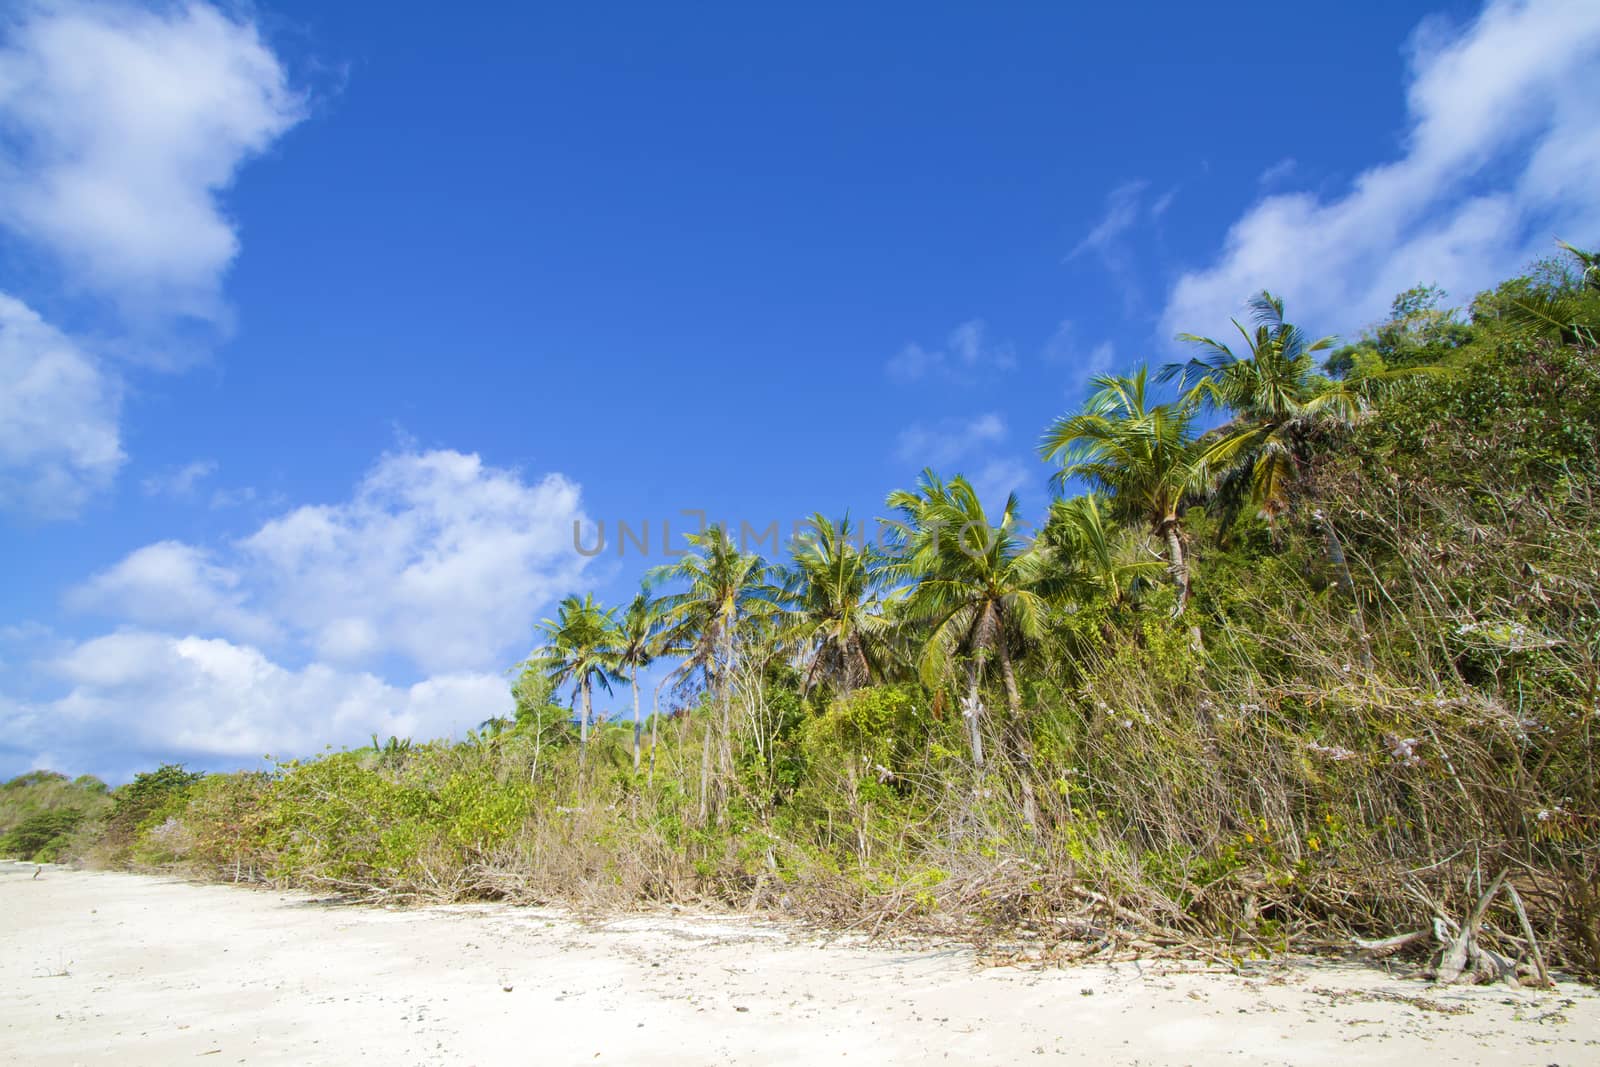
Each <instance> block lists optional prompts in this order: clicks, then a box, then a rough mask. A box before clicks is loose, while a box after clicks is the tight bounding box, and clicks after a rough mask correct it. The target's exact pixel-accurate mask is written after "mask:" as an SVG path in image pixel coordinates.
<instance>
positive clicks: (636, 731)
mask: <svg viewBox="0 0 1600 1067" xmlns="http://www.w3.org/2000/svg"><path fill="white" fill-rule="evenodd" d="M628 682H629V684H630V685H632V686H633V773H634V774H635V775H637V774H638V773H639V735H640V734H641V733H642V732H643V730H644V723H643V722H641V721H640V719H639V665H638V664H634V666H633V671H632V672H631V673H630V674H629V677H628Z"/></svg>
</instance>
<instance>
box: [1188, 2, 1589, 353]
mask: <svg viewBox="0 0 1600 1067" xmlns="http://www.w3.org/2000/svg"><path fill="white" fill-rule="evenodd" d="M1410 60H1411V63H1410V67H1411V72H1410V84H1409V86H1408V88H1407V94H1406V101H1407V111H1408V114H1409V130H1408V136H1407V138H1406V149H1405V153H1404V155H1402V156H1401V158H1399V159H1397V160H1395V161H1393V162H1389V163H1384V164H1381V165H1379V166H1375V167H1372V168H1370V169H1369V170H1366V171H1364V172H1363V173H1361V174H1360V175H1358V176H1357V177H1356V179H1355V181H1354V182H1353V183H1352V185H1351V187H1350V189H1349V190H1348V191H1347V192H1345V193H1344V194H1343V195H1341V196H1338V197H1336V198H1334V199H1331V200H1323V199H1321V198H1320V197H1318V196H1316V195H1314V194H1311V193H1304V192H1301V193H1286V194H1282V195H1277V196H1270V197H1267V198H1265V199H1263V200H1261V201H1259V202H1258V203H1257V204H1256V205H1255V206H1254V207H1252V208H1251V209H1250V210H1249V211H1248V212H1246V214H1245V215H1244V216H1243V217H1242V218H1241V219H1239V221H1237V222H1236V223H1234V225H1233V227H1232V229H1231V230H1230V231H1229V233H1228V236H1227V238H1226V240H1225V242H1224V247H1223V252H1222V255H1221V257H1220V258H1219V259H1218V261H1217V262H1216V263H1214V264H1212V265H1211V266H1210V267H1207V268H1206V269H1204V270H1199V271H1195V272H1191V273H1188V274H1185V275H1184V276H1183V277H1182V278H1180V279H1179V281H1178V282H1177V284H1176V286H1175V287H1174V289H1173V291H1172V294H1171V297H1170V299H1169V301H1168V304H1167V307H1166V310H1165V312H1164V314H1163V317H1162V325H1163V328H1164V330H1165V332H1167V333H1168V334H1169V335H1170V334H1171V333H1174V332H1176V331H1179V330H1185V331H1189V332H1196V333H1205V334H1210V335H1212V336H1222V335H1223V334H1224V333H1225V332H1228V331H1231V327H1229V326H1228V325H1227V319H1228V317H1229V315H1230V314H1233V313H1236V311H1237V309H1239V308H1240V307H1242V304H1243V301H1244V300H1245V299H1247V298H1248V297H1249V296H1250V295H1251V294H1252V293H1255V292H1256V291H1258V290H1260V289H1262V288H1269V289H1271V290H1272V291H1273V292H1275V293H1277V294H1279V295H1281V296H1283V297H1284V298H1285V299H1286V301H1287V304H1288V309H1289V312H1290V316H1291V318H1293V319H1295V320H1296V321H1299V322H1301V323H1302V324H1304V325H1305V326H1306V327H1307V328H1308V329H1309V330H1310V331H1311V332H1312V333H1313V334H1314V335H1315V334H1321V333H1326V332H1329V331H1330V330H1346V331H1349V330H1353V329H1356V328H1359V327H1360V326H1362V325H1364V324H1365V323H1368V322H1371V321H1374V320H1376V319H1378V318H1380V317H1381V316H1382V314H1383V312H1384V310H1385V309H1386V308H1387V306H1388V304H1389V302H1390V300H1391V299H1392V298H1393V296H1394V294H1395V293H1397V292H1400V291H1401V290H1404V289H1406V288H1409V287H1410V286H1413V285H1416V284H1417V283H1419V282H1429V283H1436V284H1438V285H1441V286H1442V287H1444V288H1445V289H1446V290H1448V291H1449V292H1451V293H1452V294H1453V295H1454V296H1455V297H1456V298H1457V299H1461V300H1465V299H1467V298H1468V297H1470V296H1471V295H1472V294H1473V293H1474V292H1475V291H1477V290H1479V289H1481V288H1483V287H1486V286H1488V285H1490V284H1492V283H1494V282H1495V281H1496V280H1498V279H1499V278H1501V277H1504V276H1505V275H1506V274H1507V273H1508V272H1510V271H1512V270H1515V269H1517V268H1518V267H1519V266H1521V265H1523V264H1524V263H1526V262H1527V261H1529V260H1530V259H1532V258H1535V257H1537V256H1542V255H1547V254H1550V253H1552V252H1553V251H1554V250H1555V249H1554V244H1553V242H1552V237H1553V236H1555V235H1561V236H1565V237H1567V239H1568V240H1574V241H1577V242H1579V243H1582V242H1584V241H1592V240H1594V239H1595V237H1596V236H1597V235H1600V184H1597V183H1596V182H1595V180H1594V176H1595V175H1596V174H1597V173H1600V93H1597V92H1596V91H1595V86H1596V84H1600V5H1597V4H1595V3H1593V2H1592V0H1530V2H1520V0H1492V2H1491V3H1489V4H1488V6H1487V7H1486V8H1485V9H1484V11H1483V13H1482V14H1481V15H1480V16H1479V18H1478V19H1477V20H1476V21H1475V22H1474V23H1473V24H1472V25H1470V26H1468V27H1466V28H1465V29H1464V30H1461V31H1460V32H1452V31H1450V30H1448V29H1447V28H1445V27H1443V26H1442V24H1441V23H1439V22H1437V21H1431V22H1427V23H1424V25H1423V26H1422V27H1420V28H1419V30H1418V32H1417V34H1416V35H1414V37H1413V40H1412V43H1411V57H1410Z"/></svg>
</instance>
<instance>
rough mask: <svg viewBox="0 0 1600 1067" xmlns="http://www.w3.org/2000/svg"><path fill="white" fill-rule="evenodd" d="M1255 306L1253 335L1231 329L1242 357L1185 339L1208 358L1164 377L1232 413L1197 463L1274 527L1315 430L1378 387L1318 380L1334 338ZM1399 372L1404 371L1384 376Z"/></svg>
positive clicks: (1273, 303)
mask: <svg viewBox="0 0 1600 1067" xmlns="http://www.w3.org/2000/svg"><path fill="white" fill-rule="evenodd" d="M1250 308H1251V311H1252V319H1253V321H1254V322H1255V325H1256V329H1255V333H1253V334H1252V333H1251V332H1250V331H1249V330H1247V329H1245V327H1244V326H1242V325H1240V324H1239V323H1238V321H1235V322H1234V324H1233V325H1234V327H1235V328H1237V329H1238V331H1239V333H1240V334H1242V335H1243V337H1244V340H1245V344H1246V345H1247V346H1248V348H1249V354H1248V355H1245V356H1237V355H1235V354H1234V353H1233V351H1232V350H1231V349H1229V348H1228V346H1227V345H1224V344H1222V343H1221V342H1218V341H1213V340H1212V339H1211V338H1209V337H1198V336H1196V335H1194V334H1188V333H1184V334H1179V335H1178V340H1180V341H1186V342H1188V343H1190V344H1194V345H1197V346H1199V347H1200V349H1201V350H1202V354H1201V355H1199V356H1196V357H1195V358H1194V359H1191V360H1189V361H1188V362H1187V363H1169V364H1167V365H1166V366H1165V367H1163V368H1162V369H1161V374H1160V375H1159V378H1158V380H1160V381H1163V382H1165V381H1171V380H1173V379H1174V378H1176V379H1177V380H1178V385H1179V388H1180V389H1183V390H1185V391H1186V397H1187V399H1189V400H1190V401H1192V402H1193V403H1194V404H1196V405H1197V406H1201V407H1205V408H1208V409H1211V410H1215V409H1219V408H1220V409H1224V410H1226V411H1228V412H1230V413H1232V415H1233V419H1232V421H1230V422H1228V423H1227V424H1226V425H1224V426H1221V427H1219V428H1218V429H1216V430H1214V431H1212V432H1211V433H1209V434H1207V435H1206V438H1205V439H1204V440H1203V441H1202V443H1201V447H1200V454H1199V457H1198V463H1199V465H1200V467H1202V468H1203V469H1205V470H1207V471H1209V472H1212V473H1213V474H1214V475H1215V476H1217V478H1218V479H1219V480H1220V483H1221V488H1222V494H1223V497H1224V499H1225V500H1226V501H1227V502H1228V504H1229V510H1230V511H1231V510H1232V507H1233V505H1236V504H1237V503H1238V502H1239V501H1241V500H1247V501H1249V503H1250V504H1251V505H1253V506H1254V507H1255V508H1257V509H1258V511H1259V512H1260V514H1261V517H1262V518H1263V519H1265V520H1266V521H1267V523H1268V524H1269V525H1270V524H1271V523H1272V522H1273V521H1274V520H1275V519H1277V517H1278V516H1279V515H1281V514H1283V513H1284V512H1285V511H1287V510H1288V508H1289V492H1290V489H1291V487H1292V486H1293V484H1294V483H1295V481H1296V480H1298V478H1299V475H1300V464H1301V458H1302V456H1303V455H1304V446H1305V442H1306V438H1307V437H1308V436H1309V435H1310V434H1311V432H1312V431H1313V430H1314V429H1318V428H1321V427H1325V426H1348V425H1349V424H1350V423H1352V422H1353V421H1354V420H1355V419H1356V417H1357V416H1358V415H1359V414H1360V413H1361V411H1362V410H1363V408H1364V406H1365V403H1364V396H1363V389H1364V388H1365V387H1366V386H1368V385H1370V384H1372V383H1371V382H1370V380H1368V379H1366V378H1355V379H1342V380H1338V381H1335V380H1331V379H1328V378H1324V377H1322V376H1320V375H1318V374H1317V373H1316V362H1315V360H1314V359H1313V355H1314V354H1315V353H1317V352H1321V351H1323V350H1325V349H1330V348H1332V347H1333V346H1334V344H1335V343H1336V340H1335V338H1333V337H1323V338H1320V339H1318V340H1316V341H1310V340H1308V339H1307V338H1306V335H1305V334H1304V333H1303V332H1302V331H1301V330H1300V328H1299V327H1298V326H1294V325H1292V324H1290V323H1288V322H1285V321H1284V317H1283V301H1282V300H1280V299H1279V298H1277V297H1275V296H1273V295H1272V294H1271V293H1269V292H1266V291H1262V292H1261V293H1258V294H1257V295H1256V296H1255V297H1254V298H1252V299H1251V301H1250ZM1417 369H1420V368H1413V370H1417ZM1395 373H1400V372H1389V373H1388V374H1385V375H1382V377H1389V376H1391V375H1393V374H1395Z"/></svg>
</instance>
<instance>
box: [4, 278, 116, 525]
mask: <svg viewBox="0 0 1600 1067" xmlns="http://www.w3.org/2000/svg"><path fill="white" fill-rule="evenodd" d="M120 406H121V389H120V387H119V384H118V382H117V380H116V379H115V377H113V376H112V375H111V374H109V373H107V372H106V371H105V370H104V369H103V368H102V367H101V366H100V365H99V364H98V363H97V362H96V361H95V360H94V359H92V358H91V357H90V356H88V355H86V354H85V353H84V352H83V351H82V350H81V349H79V348H78V347H77V346H76V345H75V344H73V343H72V341H71V340H69V339H68V338H67V337H66V336H65V335H64V334H62V333H61V332H60V331H59V330H57V329H55V328H54V327H53V326H51V325H50V324H49V323H47V322H45V321H44V320H43V319H41V318H40V317H39V316H38V315H37V314H36V313H35V312H34V311H33V310H32V309H31V308H29V307H28V306H27V305H25V304H23V303H22V302H20V301H18V300H15V299H13V298H12V297H9V296H7V295H5V294H4V293H0V510H5V511H10V512H14V513H18V514H23V515H28V516H31V517H33V518H46V519H54V518H64V517H67V516H71V515H75V514H77V513H78V511H79V510H80V509H81V508H82V507H83V505H84V503H85V502H86V501H87V500H88V499H89V497H90V496H92V495H93V494H95V493H97V492H100V491H101V490H104V489H105V488H107V487H108V486H109V485H110V484H111V482H112V480H113V479H114V478H115V477H116V474H117V471H118V469H119V468H120V467H121V466H122V463H123V460H124V459H125V458H126V457H125V456H124V455H123V451H122V442H121V435H120V434H119V432H118V429H117V417H118V411H119V408H120Z"/></svg>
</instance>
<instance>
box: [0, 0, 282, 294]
mask: <svg viewBox="0 0 1600 1067" xmlns="http://www.w3.org/2000/svg"><path fill="white" fill-rule="evenodd" d="M303 109H304V105H303V100H302V98H301V97H300V96H299V95H298V94H297V93H295V92H294V91H293V90H291V89H290V87H289V85H288V80H287V77H286V75H285V72H284V70H283V67H282V65H281V64H280V63H279V61H278V58H277V57H276V56H275V55H274V54H273V53H272V51H271V50H270V49H268V48H267V46H266V45H265V44H264V43H263V42H262V40H261V37H260V35H259V33H258V32H257V30H256V27H255V26H254V25H253V24H251V23H248V22H239V21H234V20H233V19H230V18H228V17H226V16H224V15H223V14H222V13H221V12H219V11H218V10H217V9H216V8H214V7H211V6H210V5H208V4H204V3H194V2H191V3H182V4H171V5H168V4H163V5H160V6H159V7H157V8H155V9H150V8H145V7H142V6H135V5H132V4H127V3H89V2H84V3H72V2H66V3H51V4H40V5H32V6H30V7H28V8H27V9H26V13H25V14H24V16H23V17H22V18H21V19H20V20H18V21H16V22H15V23H13V24H12V26H11V27H10V32H9V33H8V34H7V39H6V41H5V44H4V47H3V49H0V131H3V132H4V134H5V135H6V136H4V137H3V138H0V146H3V147H0V222H3V223H4V224H5V225H6V226H8V227H9V228H11V229H12V230H14V231H15V232H17V233H18V234H20V235H22V236H23V237H25V238H27V239H28V240H29V241H31V242H33V243H34V244H35V245H37V246H39V247H41V248H43V249H45V250H47V251H48V252H49V253H50V254H51V255H52V256H53V257H54V258H55V259H56V260H57V261H58V262H59V263H60V265H61V266H62V267H63V268H64V269H65V272H66V276H67V277H68V278H69V279H70V285H71V287H73V288H75V289H77V288H81V289H85V290H88V291H91V292H94V293H97V294H99V295H102V296H108V297H110V298H111V299H112V300H114V301H115V302H116V303H117V305H118V306H119V308H120V309H121V311H122V312H123V314H124V316H125V317H126V318H128V319H129V320H130V321H133V322H135V323H138V324H140V325H151V324H160V323H162V322H164V321H166V320H168V319H170V318H198V319H202V320H206V321H211V322H220V321H222V320H223V319H224V318H225V310H224V308H223V305H222V302H221V299H220V296H219V291H220V286H221V281H222V276H223V273H224V271H226V269H227V267H228V264H229V263H230V262H232V260H233V257H234V255H235V254H236V253H237V251H238V238H237V236H236V235H235V233H234V228H233V224H232V223H231V221H230V220H229V219H228V218H226V217H225V216H224V215H223V213H222V211H221V209H220V207H219V205H218V203H217V195H218V193H219V192H221V191H222V190H223V189H226V188H227V187H228V186H229V185H230V184H231V183H232V181H233V178H234V175H235V173H236V171H237V170H238V168H239V166H240V164H241V163H243V162H244V161H245V160H246V159H248V158H249V157H251V156H254V155H257V154H259V153H260V152H262V151H264V150H265V149H266V148H267V147H268V146H269V145H270V144H271V143H272V142H273V141H274V140H275V139H276V138H277V137H279V136H280V135H281V134H282V133H283V132H284V131H285V130H287V129H289V127H291V126H293V125H294V124H295V123H296V122H298V121H299V119H300V117H301V115H302V114H303Z"/></svg>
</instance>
